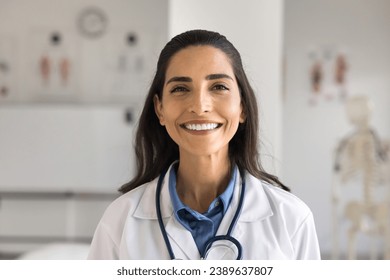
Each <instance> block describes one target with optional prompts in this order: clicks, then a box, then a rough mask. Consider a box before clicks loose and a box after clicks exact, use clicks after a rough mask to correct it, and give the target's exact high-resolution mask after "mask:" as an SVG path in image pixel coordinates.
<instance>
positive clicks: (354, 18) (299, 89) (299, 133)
mask: <svg viewBox="0 0 390 280" xmlns="http://www.w3.org/2000/svg"><path fill="white" fill-rule="evenodd" d="M389 11H390V2H389V1H388V0H373V1H365V0H343V1H338V0H296V1H286V5H285V32H286V33H285V34H286V35H285V38H286V39H285V55H286V66H287V67H286V86H285V88H286V92H285V95H286V96H285V100H284V101H285V102H284V117H283V167H282V174H283V179H284V181H286V182H287V183H288V184H291V186H292V188H293V191H294V192H295V193H297V194H298V196H300V197H301V198H302V199H303V200H305V201H306V202H307V203H308V204H309V206H310V207H311V208H312V210H313V212H314V216H315V220H316V224H317V228H318V234H319V239H320V245H321V248H322V251H323V254H324V255H325V256H329V252H330V248H331V240H332V239H331V207H330V206H331V204H330V190H331V184H332V165H333V162H332V153H333V150H334V148H335V146H336V144H337V141H339V140H340V139H341V138H342V137H344V136H345V135H347V133H348V132H350V131H352V127H351V125H350V124H349V123H348V121H347V119H346V114H345V110H344V104H343V103H342V102H339V101H338V100H337V99H335V100H333V101H330V102H328V101H325V100H324V99H322V100H321V101H320V102H318V104H317V105H316V106H309V104H308V100H309V96H310V91H309V70H308V52H309V50H310V49H312V48H313V47H316V46H317V47H328V48H335V49H342V50H344V51H345V52H346V54H347V57H348V59H349V71H348V84H349V89H350V94H351V95H356V94H365V95H367V96H369V97H370V98H371V99H372V100H373V102H374V104H375V108H376V109H375V111H374V113H373V119H372V126H373V127H375V128H376V129H377V131H378V132H379V134H380V136H382V137H384V138H389V137H390V125H389V121H390V112H389V110H388V108H389V106H390V94H389V92H390V78H389V77H390V52H389V50H390V17H389V16H388V15H389ZM361 240H362V239H359V242H360V243H361ZM363 253H364V252H363Z"/></svg>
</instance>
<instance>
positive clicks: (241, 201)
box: [156, 170, 245, 260]
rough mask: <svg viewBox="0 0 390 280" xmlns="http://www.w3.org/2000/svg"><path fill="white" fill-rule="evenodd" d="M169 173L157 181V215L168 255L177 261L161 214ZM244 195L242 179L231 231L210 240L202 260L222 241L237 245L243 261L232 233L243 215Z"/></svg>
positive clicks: (240, 250) (239, 251) (239, 246)
mask: <svg viewBox="0 0 390 280" xmlns="http://www.w3.org/2000/svg"><path fill="white" fill-rule="evenodd" d="M167 171H168V170H165V171H164V172H162V173H161V175H160V177H159V178H158V181H157V187H156V213H157V220H158V224H159V226H160V230H161V234H162V236H163V238H164V242H165V245H166V247H167V250H168V253H169V257H170V258H171V260H175V259H176V256H175V254H174V253H173V249H172V246H171V242H169V237H168V234H167V231H166V230H165V225H164V222H163V219H162V214H161V202H160V196H161V189H162V183H163V180H164V177H165V175H166V173H167ZM244 195H245V181H244V179H243V177H242V187H241V194H240V199H239V201H238V206H237V210H236V213H235V214H234V217H233V219H232V222H231V223H230V226H229V229H228V231H227V233H226V235H217V236H214V237H213V238H211V239H210V240H208V241H207V243H206V246H205V249H204V251H203V252H202V253H201V259H204V258H205V257H206V252H207V251H208V250H209V249H210V248H211V246H212V244H213V243H214V242H215V241H220V240H228V241H230V242H232V243H233V244H234V245H236V247H237V250H238V255H237V260H241V259H242V246H241V244H240V242H239V241H238V240H237V239H235V238H234V237H232V236H231V233H232V231H233V229H234V227H235V226H236V224H237V221H238V218H239V216H240V214H241V210H242V206H243V204H244Z"/></svg>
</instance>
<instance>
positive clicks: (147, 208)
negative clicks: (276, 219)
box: [133, 165, 273, 227]
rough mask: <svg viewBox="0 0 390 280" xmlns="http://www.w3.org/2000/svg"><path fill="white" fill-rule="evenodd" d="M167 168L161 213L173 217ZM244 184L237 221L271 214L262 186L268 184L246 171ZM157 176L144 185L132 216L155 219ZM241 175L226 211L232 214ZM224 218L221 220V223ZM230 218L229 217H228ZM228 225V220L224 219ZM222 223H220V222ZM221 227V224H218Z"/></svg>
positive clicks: (238, 192) (261, 217) (252, 219)
mask: <svg viewBox="0 0 390 280" xmlns="http://www.w3.org/2000/svg"><path fill="white" fill-rule="evenodd" d="M171 168H172V165H171V167H170V168H169V170H168V172H167V173H166V176H165V178H164V180H163V186H162V190H161V197H160V201H161V215H162V218H163V219H166V218H170V217H173V216H174V215H173V207H172V203H171V198H170V195H169V187H168V181H169V178H168V176H169V172H170V169H171ZM244 177H245V184H246V192H245V197H244V204H243V208H242V211H241V215H240V218H239V222H254V221H257V220H261V219H264V218H266V217H269V216H271V215H272V214H273V213H272V209H271V205H270V202H269V200H268V197H267V195H266V193H265V191H264V188H268V187H271V186H268V185H267V184H265V183H264V182H262V181H260V180H259V179H257V178H255V177H254V176H252V175H250V174H249V173H248V172H246V173H245V175H244ZM157 181H158V178H156V179H154V180H153V181H151V182H150V183H147V186H145V191H144V193H143V195H142V197H141V199H140V202H139V204H138V206H137V208H136V210H135V212H134V214H133V215H134V217H137V218H140V219H157V213H156V188H157ZM241 185H242V177H241V176H238V177H237V180H236V186H235V188H234V192H233V199H232V201H231V205H230V207H229V209H230V210H229V209H228V211H232V214H233V215H234V213H235V210H236V209H237V204H238V200H239V195H240V191H241ZM224 220H225V219H223V220H222V223H223V222H224ZM229 220H230V219H229ZM225 222H227V224H228V225H230V221H225ZM221 225H222V224H221ZM220 227H221V226H220Z"/></svg>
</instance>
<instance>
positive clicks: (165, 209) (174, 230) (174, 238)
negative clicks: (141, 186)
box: [134, 166, 200, 260]
mask: <svg viewBox="0 0 390 280" xmlns="http://www.w3.org/2000/svg"><path fill="white" fill-rule="evenodd" d="M171 168H172V166H171ZM169 173H170V170H168V172H167V173H166V176H165V178H164V180H163V183H162V188H161V195H160V207H161V216H162V218H163V222H164V224H165V230H166V232H167V234H168V237H169V241H170V243H171V246H172V250H173V253H174V254H175V257H176V258H178V259H193V260H196V259H199V258H200V254H199V251H198V247H197V246H196V243H195V241H194V239H193V237H192V235H191V233H190V232H189V231H188V230H187V229H186V228H184V227H183V226H182V225H181V224H180V223H179V222H178V221H177V220H176V218H175V215H174V214H173V206H172V202H171V197H170V194H169V186H168V182H169ZM157 181H158V178H156V179H155V180H154V181H153V182H151V184H150V185H149V186H148V188H146V190H145V192H144V194H143V195H142V197H141V199H140V203H139V205H138V207H137V209H136V210H135V213H134V216H135V217H137V218H141V219H153V220H154V219H156V220H157V214H156V207H155V205H156V203H155V201H156V189H157ZM151 205H153V207H151ZM156 222H157V221H156ZM157 234H158V235H159V238H161V242H164V240H163V237H162V234H161V233H160V232H158V233H157Z"/></svg>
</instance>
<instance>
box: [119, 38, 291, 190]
mask: <svg viewBox="0 0 390 280" xmlns="http://www.w3.org/2000/svg"><path fill="white" fill-rule="evenodd" d="M189 46H212V47H215V48H217V49H219V50H221V51H223V52H224V53H225V54H226V55H227V57H228V58H229V59H230V63H231V65H232V67H233V71H234V74H235V77H236V80H237V83H238V87H239V89H240V94H241V102H242V107H243V110H244V113H245V116H246V120H245V122H244V123H242V124H240V125H239V127H238V130H237V132H236V134H235V135H234V136H233V138H232V140H231V141H230V143H229V157H230V161H231V162H233V163H235V164H237V166H238V168H239V170H240V172H244V171H247V172H249V173H250V174H252V175H253V176H255V177H257V178H259V179H262V180H264V181H266V182H268V183H270V184H273V185H277V186H280V187H281V188H283V189H285V190H289V189H288V188H287V187H286V186H284V185H283V184H282V183H281V182H280V181H279V179H278V178H277V177H276V176H274V175H271V174H268V173H266V172H265V171H264V169H263V167H262V165H261V163H260V155H259V143H258V131H259V123H258V109H257V102H256V97H255V94H254V92H253V89H252V87H251V86H250V84H249V81H248V78H247V77H246V74H245V72H244V69H243V66H242V61H241V56H240V54H239V52H238V51H237V50H236V48H235V47H234V46H233V44H231V43H230V42H229V41H228V40H227V39H226V37H225V36H223V35H221V34H219V33H216V32H211V31H206V30H191V31H187V32H184V33H182V34H180V35H177V36H176V37H174V38H173V39H172V40H171V41H170V42H168V43H167V45H166V46H165V47H164V48H163V50H162V51H161V53H160V57H159V59H158V62H157V71H156V74H155V76H154V79H153V81H152V84H151V86H150V89H149V93H148V96H147V97H146V101H145V105H144V108H143V111H142V113H141V116H140V119H139V123H138V130H137V134H136V138H135V154H136V159H137V173H136V175H135V177H134V178H133V179H132V180H131V181H130V182H129V183H126V184H124V185H123V186H122V187H121V188H120V189H119V191H120V192H122V193H126V192H128V191H130V190H132V189H134V188H136V187H138V186H140V185H142V184H144V183H146V182H150V181H152V180H153V179H155V178H156V177H157V176H159V175H160V173H161V172H163V171H164V170H166V169H167V168H168V167H169V166H170V165H171V164H172V162H174V161H175V160H178V159H179V148H178V146H177V144H176V143H175V142H174V141H173V140H172V139H171V138H170V136H169V135H168V133H167V131H166V129H165V127H163V126H161V125H160V122H159V120H158V118H157V115H156V113H155V110H154V103H153V98H154V96H155V95H157V96H158V97H159V98H160V100H161V98H162V91H163V87H164V83H165V73H166V70H167V68H168V65H169V63H170V60H171V58H172V57H173V56H174V55H175V54H176V53H177V52H178V51H180V50H182V49H184V48H187V47H189Z"/></svg>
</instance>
